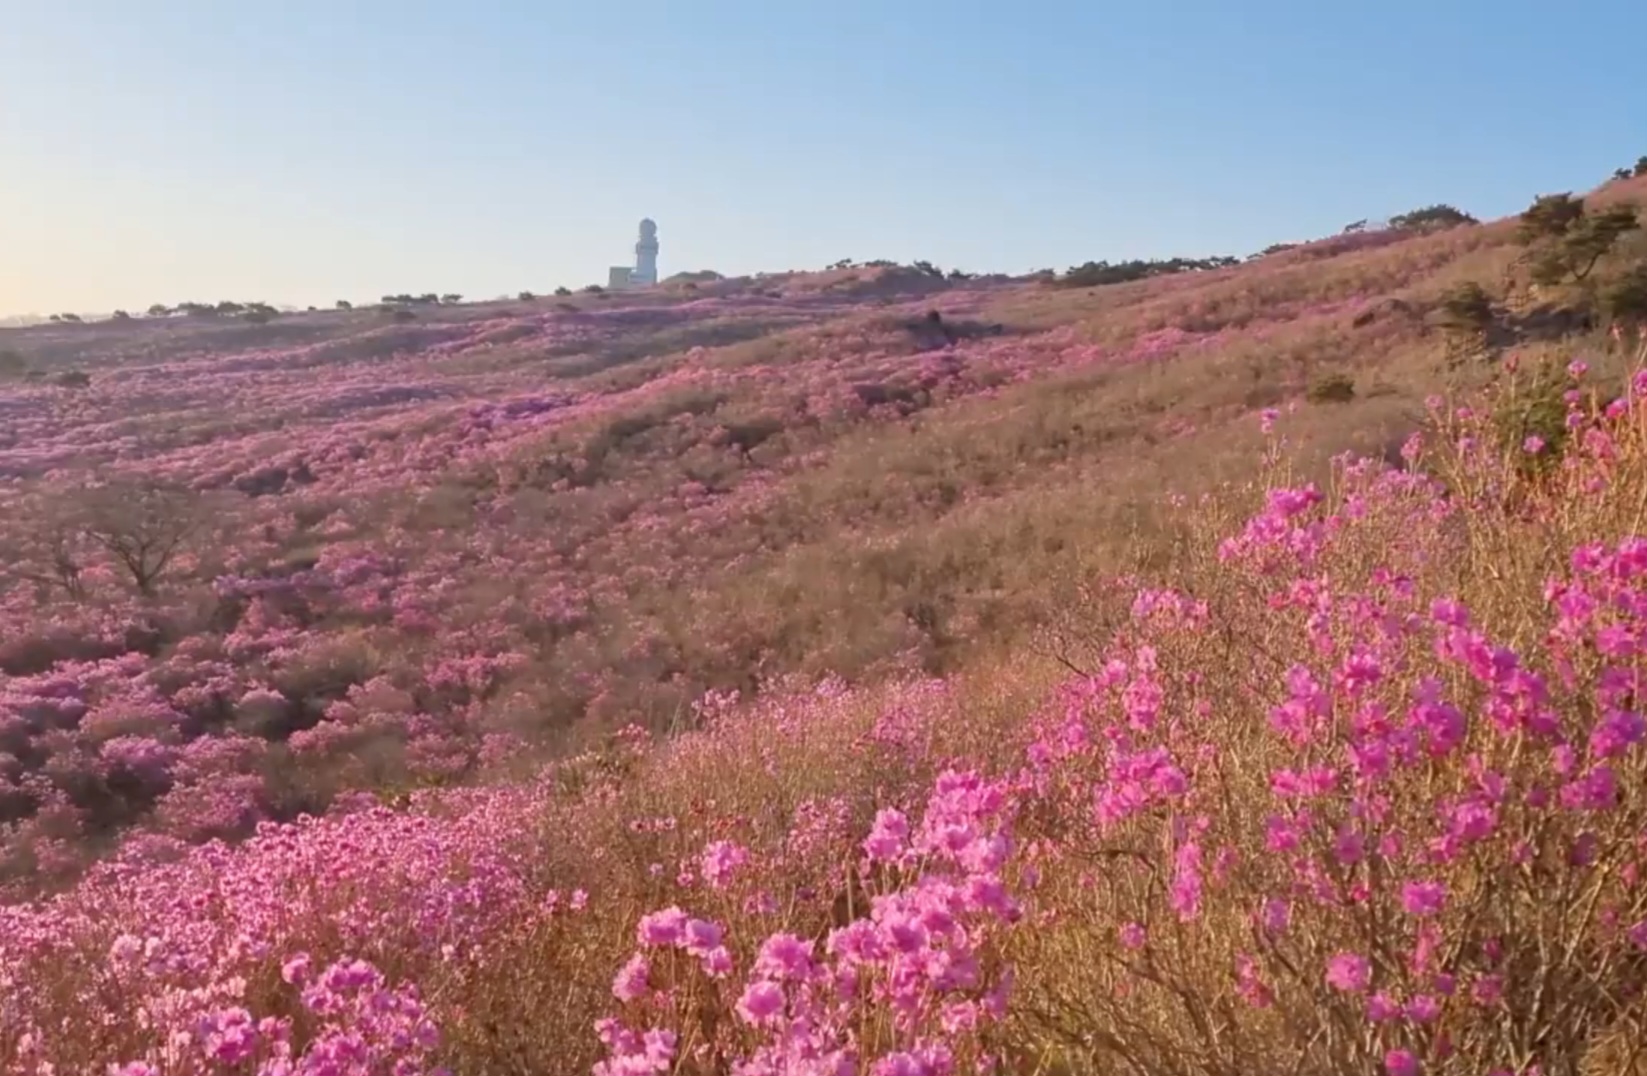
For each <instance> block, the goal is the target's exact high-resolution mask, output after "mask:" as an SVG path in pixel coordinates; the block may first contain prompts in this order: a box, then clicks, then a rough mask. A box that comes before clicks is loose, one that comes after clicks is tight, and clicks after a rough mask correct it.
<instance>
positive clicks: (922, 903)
mask: <svg viewBox="0 0 1647 1076" xmlns="http://www.w3.org/2000/svg"><path fill="white" fill-rule="evenodd" d="M1569 376H1570V377H1572V378H1573V385H1574V391H1573V392H1572V394H1571V395H1570V397H1569V400H1568V407H1569V413H1570V415H1571V418H1570V420H1569V421H1570V426H1569V428H1570V430H1571V436H1570V438H1569V439H1568V441H1567V445H1566V449H1565V451H1564V452H1563V453H1562V455H1561V456H1560V457H1559V459H1557V460H1556V461H1554V462H1553V464H1552V465H1551V466H1550V467H1549V468H1546V469H1543V470H1539V471H1536V472H1528V471H1526V470H1525V469H1524V468H1521V467H1520V466H1519V461H1518V458H1517V455H1516V452H1515V450H1514V448H1513V446H1512V447H1505V446H1503V445H1502V443H1501V442H1500V441H1498V440H1496V439H1495V438H1493V437H1491V436H1490V435H1489V434H1490V428H1489V426H1490V423H1491V422H1492V418H1491V415H1492V409H1491V407H1476V406H1472V407H1469V408H1459V407H1456V406H1452V405H1445V404H1443V403H1442V402H1441V401H1439V400H1438V401H1435V402H1434V403H1433V405H1432V414H1433V419H1434V421H1433V423H1432V428H1431V430H1430V431H1429V432H1427V433H1426V434H1425V435H1423V436H1422V437H1415V438H1414V440H1413V441H1411V442H1410V443H1409V445H1408V448H1407V452H1406V460H1407V464H1408V465H1407V466H1406V467H1405V468H1400V469H1394V468H1390V467H1388V466H1384V465H1380V464H1374V463H1370V462H1367V461H1358V460H1353V459H1348V458H1346V459H1343V460H1341V461H1340V462H1339V463H1338V465H1337V466H1336V467H1335V469H1334V472H1333V478H1332V481H1331V482H1330V483H1327V484H1325V485H1315V484H1311V483H1307V482H1300V481H1297V480H1292V479H1289V478H1288V477H1287V474H1286V464H1285V460H1286V453H1285V451H1284V446H1283V445H1281V444H1280V443H1279V442H1278V443H1277V444H1276V447H1275V449H1274V451H1273V452H1272V453H1271V455H1270V456H1269V457H1268V466H1269V468H1270V471H1271V475H1270V477H1271V480H1272V483H1273V484H1272V485H1270V487H1269V488H1268V489H1267V490H1255V491H1254V493H1256V494H1258V495H1257V496H1256V497H1255V498H1253V499H1252V501H1251V502H1250V503H1251V504H1252V505H1253V507H1252V509H1251V510H1247V511H1242V512H1239V513H1237V512H1235V511H1233V509H1235V508H1237V507H1238V506H1239V503H1240V500H1239V499H1237V500H1222V501H1214V502H1208V503H1207V504H1205V505H1202V506H1199V507H1195V508H1192V509H1190V512H1191V516H1192V519H1193V521H1194V523H1193V526H1194V528H1195V532H1196V533H1197V534H1198V535H1199V538H1198V540H1197V541H1196V542H1195V543H1193V544H1192V546H1191V548H1190V549H1189V550H1188V551H1187V552H1186V554H1185V556H1184V557H1183V558H1182V559H1180V560H1179V561H1177V562H1176V563H1175V564H1174V565H1173V566H1172V568H1171V569H1170V571H1169V573H1168V577H1167V578H1164V579H1160V580H1156V581H1152V582H1137V583H1136V584H1135V585H1134V586H1133V587H1132V589H1131V592H1130V600H1129V601H1128V602H1127V603H1126V604H1125V605H1124V606H1123V607H1121V608H1120V610H1119V611H1120V612H1121V613H1122V615H1121V616H1120V617H1119V619H1113V620H1112V623H1114V624H1115V625H1116V627H1115V630H1114V631H1113V632H1112V633H1111V634H1110V635H1109V636H1108V637H1107V638H1106V639H1105V642H1104V650H1103V653H1102V655H1101V657H1100V659H1099V660H1098V661H1097V663H1096V664H1094V665H1093V666H1092V667H1090V668H1087V669H1085V670H1081V671H1077V672H1076V673H1075V674H1074V675H1072V676H1068V677H1065V678H1064V679H1063V680H1062V682H1059V683H1057V684H1055V685H1054V686H1053V688H1052V690H1051V691H1050V692H1049V691H1046V690H1045V689H1044V686H1043V685H1044V681H1042V680H1040V679H1039V678H1038V676H1037V675H1036V674H1033V673H1031V672H1030V671H1029V670H1027V669H1025V668H1022V667H1016V668H1009V669H1008V670H1007V671H1004V672H996V673H994V674H992V678H986V679H979V678H976V677H974V678H973V679H969V680H968V679H963V680H960V681H956V682H942V681H930V680H929V681H909V682H905V683H902V684H898V685H892V686H888V687H886V688H884V689H880V690H867V689H860V690H848V689H846V688H844V687H842V686H841V685H839V684H837V683H832V682H826V683H824V684H822V685H820V686H819V687H817V688H816V689H814V690H811V691H808V692H803V693H798V694H787V695H784V694H776V695H768V696H764V697H761V698H757V699H754V700H751V701H749V702H742V701H740V700H739V699H737V698H736V697H733V696H726V695H720V696H711V697H707V698H705V699H703V700H702V701H701V702H700V704H699V706H698V722H699V727H698V729H697V730H696V731H692V732H689V733H686V734H684V735H681V736H679V737H677V738H676V739H674V740H673V741H671V742H668V743H664V744H659V745H655V746H649V745H648V744H647V743H646V741H645V737H644V735H643V734H641V733H639V732H638V731H626V732H625V733H623V734H622V735H621V736H617V737H614V738H613V739H612V740H611V742H610V743H608V744H607V745H605V746H603V747H600V748H598V749H595V750H592V751H591V752H588V753H585V754H583V755H578V756H574V757H570V758H567V759H565V760H563V761H561V762H558V763H556V764H554V765H553V766H551V767H549V768H548V769H546V770H545V771H544V772H543V774H542V775H541V776H540V777H539V778H538V779H537V780H536V781H534V782H532V783H528V784H521V785H504V786H498V787H496V788H492V789H486V790H469V791H458V790H450V791H442V792H423V793H418V794H416V795H414V796H412V797H410V799H409V800H408V802H407V804H406V805H405V808H404V809H403V810H399V811H396V810H390V809H387V808H384V807H381V806H378V807H367V808H365V809H363V810H356V811H351V812H345V813H340V814H337V815H336V816H334V817H329V818H326V819H322V820H314V819H307V820H304V821H301V822H298V823H295V824H288V825H273V824H268V823H265V824H264V825H263V826H262V827H260V829H259V832H258V833H257V834H256V835H255V836H254V837H253V838H252V839H251V840H249V841H247V842H245V843H243V844H241V845H239V846H237V847H233V848H231V847H226V846H223V845H221V844H208V845H204V846H199V847H195V848H193V849H185V848H178V847H154V848H148V847H138V846H135V845H134V846H132V847H129V848H128V849H127V850H126V851H125V852H124V853H123V854H122V855H121V856H120V857H119V858H117V859H116V860H114V861H111V862H109V863H106V864H103V865H101V866H99V867H97V868H96V869H94V870H93V871H92V873H91V874H89V875H88V876H87V877H86V878H85V879H84V880H83V881H82V882H81V883H80V884H79V885H78V886H76V887H75V888H74V889H72V890H70V891H68V892H66V893H64V894H63V895H61V896H58V897H56V898H53V899H52V900H50V901H48V902H45V903H42V904H39V905H36V906H29V907H16V908H12V909H9V910H7V911H6V912H5V913H4V918H3V919H0V969H3V970H0V987H4V989H5V997H6V998H7V1005H6V1007H5V1008H3V1009H0V1056H3V1057H5V1059H6V1064H7V1065H8V1067H9V1068H8V1070H15V1071H19V1072H23V1073H31V1074H33V1073H46V1072H62V1071H111V1072H150V1071H160V1072H199V1073H215V1072H224V1073H227V1072H246V1071H254V1072H260V1073H262V1072H268V1073H276V1072H279V1073H285V1072H304V1073H319V1072H334V1071H342V1072H390V1071H394V1072H433V1071H435V1070H436V1069H437V1068H439V1067H445V1068H447V1069H449V1070H450V1071H452V1072H462V1073H469V1072H479V1073H489V1072H498V1073H505V1072H537V1071H579V1070H583V1071H590V1072H594V1073H597V1074H601V1076H619V1074H631V1073H665V1072H668V1073H677V1072H678V1073H703V1074H709V1073H717V1074H718V1073H725V1072H730V1073H737V1074H740V1076H755V1074H767V1073H784V1072H805V1073H827V1074H831V1076H836V1074H852V1076H864V1074H872V1076H903V1074H929V1076H939V1074H960V1073H969V1072H988V1071H994V1072H1002V1073H1010V1072H1020V1071H1034V1070H1036V1068H1037V1067H1040V1068H1041V1069H1042V1070H1043V1071H1045V1070H1048V1069H1051V1070H1055V1071H1066V1072H1095V1073H1096V1072H1132V1073H1138V1074H1140V1076H1142V1074H1146V1073H1158V1072H1163V1071H1172V1072H1182V1073H1205V1074H1209V1076H1213V1074H1216V1076H1225V1074H1234V1073H1246V1072H1275V1071H1299V1072H1328V1073H1346V1074H1348V1073H1364V1072H1385V1073H1389V1074H1391V1076H1406V1074H1412V1073H1419V1072H1459V1073H1465V1072H1468V1073H1515V1074H1525V1073H1533V1072H1539V1073H1546V1074H1550V1073H1557V1074H1566V1073H1578V1072H1580V1071H1591V1070H1597V1071H1619V1072H1628V1071H1631V1068H1630V1066H1632V1065H1634V1064H1636V1062H1637V1058H1638V1054H1639V1051H1640V1048H1641V1045H1640V1044H1641V1043H1642V1042H1643V1041H1647V1036H1644V1030H1647V1029H1644V1027H1643V1023H1644V1020H1647V1003H1644V999H1643V994H1642V990H1643V987H1644V986H1647V887H1644V886H1643V885H1642V884H1641V872H1642V870H1643V868H1644V867H1647V760H1644V753H1647V722H1644V720H1643V718H1642V716H1641V712H1640V710H1639V707H1638V704H1637V702H1636V699H1637V697H1638V693H1639V691H1640V685H1639V684H1638V680H1639V678H1640V677H1641V676H1642V675H1643V671H1644V670H1643V662H1642V649H1641V648H1642V640H1643V639H1644V638H1647V623H1644V617H1647V536H1643V535H1641V534H1640V533H1638V529H1639V523H1640V520H1639V518H1638V512H1639V507H1638V506H1639V505H1640V503H1641V502H1642V498H1643V496H1644V495H1647V398H1644V397H1647V375H1644V374H1637V375H1636V376H1635V378H1634V379H1633V380H1632V381H1630V382H1628V383H1627V384H1626V386H1625V391H1624V392H1623V394H1622V395H1620V396H1619V398H1617V399H1614V398H1613V397H1614V394H1613V393H1611V392H1600V391H1596V392H1592V391H1590V390H1589V389H1588V388H1587V387H1586V386H1587V384H1588V380H1589V378H1590V377H1591V375H1590V374H1589V372H1588V371H1587V370H1586V369H1584V368H1583V367H1581V366H1575V367H1574V368H1573V369H1572V370H1571V371H1570V374H1569ZM1487 402H1489V403H1490V401H1487ZM1264 421H1265V423H1266V424H1270V425H1273V426H1274V428H1275V429H1276V430H1277V431H1283V432H1284V431H1285V429H1286V425H1285V422H1284V421H1283V420H1280V419H1279V418H1278V416H1265V418H1264ZM1100 612H1101V610H1097V609H1094V610H1093V613H1094V615H1098V614H1099V613H1100ZM36 697H38V698H42V699H48V698H56V697H58V696H56V695H52V694H50V693H47V692H41V693H39V694H38V695H37V696H36ZM350 705H351V706H353V707H355V708H357V709H360V710H363V711H371V710H373V709H374V708H378V707H382V708H385V712H388V711H392V710H394V709H396V708H400V707H404V706H405V705H407V700H406V699H403V698H400V697H399V696H397V694H396V692H395V690H394V689H392V688H391V687H390V686H389V685H386V684H376V685H373V686H371V687H370V688H362V689H361V690H360V691H358V692H356V693H355V694H354V696H353V701H352V702H351V704H350ZM109 742H111V743H116V744H119V743H120V740H119V737H112V738H111V739H110V741H109ZM109 759H110V765H114V764H115V763H114V761H113V760H115V759H119V760H122V761H121V762H120V763H119V765H122V766H124V765H127V764H128V763H135V764H136V765H137V767H138V769H139V770H141V769H142V768H143V767H144V766H146V765H148V762H147V756H146V755H143V754H130V753H128V749H127V748H126V747H125V746H118V747H116V748H115V749H114V750H113V751H112V752H111V753H110V755H109ZM230 764H232V763H230Z"/></svg>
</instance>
